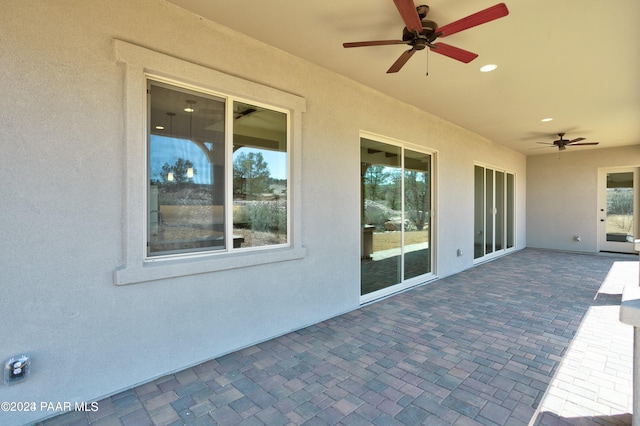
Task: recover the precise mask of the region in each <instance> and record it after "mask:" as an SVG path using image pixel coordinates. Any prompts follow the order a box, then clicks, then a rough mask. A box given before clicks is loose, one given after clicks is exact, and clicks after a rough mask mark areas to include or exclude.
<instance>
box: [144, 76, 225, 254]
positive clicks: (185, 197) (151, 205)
mask: <svg viewBox="0 0 640 426" xmlns="http://www.w3.org/2000/svg"><path fill="white" fill-rule="evenodd" d="M148 88H149V123H148V127H149V141H148V143H149V147H148V154H149V157H148V165H149V167H148V176H149V187H148V197H147V203H148V204H147V206H148V215H147V221H148V226H147V255H148V256H157V255H166V254H175V253H185V252H194V251H202V250H215V249H224V248H225V226H224V159H225V154H224V152H225V144H224V117H225V101H224V100H223V99H219V98H215V97H208V96H204V95H202V94H199V93H198V94H196V93H193V92H190V91H187V90H181V89H177V88H173V87H171V88H170V87H168V86H165V85H162V84H160V83H156V82H149V87H148Z"/></svg>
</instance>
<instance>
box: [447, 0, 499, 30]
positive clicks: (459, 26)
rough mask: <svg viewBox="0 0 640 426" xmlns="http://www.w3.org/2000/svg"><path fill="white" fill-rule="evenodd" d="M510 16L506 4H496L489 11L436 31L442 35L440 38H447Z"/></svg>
mask: <svg viewBox="0 0 640 426" xmlns="http://www.w3.org/2000/svg"><path fill="white" fill-rule="evenodd" d="M508 14H509V9H507V5H505V4H504V3H499V4H496V5H495V6H491V7H489V8H487V9H484V10H481V11H480V12H476V13H474V14H472V15H469V16H467V17H466V18H462V19H459V20H457V21H454V22H452V23H450V24H447V25H445V26H443V27H440V28H438V29H437V30H436V34H438V33H442V34H440V35H439V36H438V37H446V36H450V35H451V34H455V33H458V32H460V31H463V30H467V29H469V28H473V27H475V26H477V25H481V24H484V23H487V22H490V21H493V20H494V19H498V18H502V17H505V16H507V15H508Z"/></svg>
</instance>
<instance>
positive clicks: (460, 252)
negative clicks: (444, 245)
mask: <svg viewBox="0 0 640 426" xmlns="http://www.w3.org/2000/svg"><path fill="white" fill-rule="evenodd" d="M456 254H457V255H458V257H460V256H462V250H460V249H458V252H457V253H456Z"/></svg>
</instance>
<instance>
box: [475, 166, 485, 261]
mask: <svg viewBox="0 0 640 426" xmlns="http://www.w3.org/2000/svg"><path fill="white" fill-rule="evenodd" d="M474 173H475V179H474V185H475V190H474V194H475V197H474V220H473V221H474V233H473V258H474V259H478V258H479V257H482V256H484V224H485V223H484V222H485V221H484V213H485V206H484V202H485V199H484V186H485V185H484V167H480V166H475V170H474Z"/></svg>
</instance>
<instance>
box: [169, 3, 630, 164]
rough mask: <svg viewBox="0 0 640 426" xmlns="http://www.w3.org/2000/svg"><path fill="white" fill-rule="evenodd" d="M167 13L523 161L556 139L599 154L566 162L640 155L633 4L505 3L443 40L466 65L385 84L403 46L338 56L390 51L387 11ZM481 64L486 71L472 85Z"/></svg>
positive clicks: (450, 6)
mask: <svg viewBox="0 0 640 426" xmlns="http://www.w3.org/2000/svg"><path fill="white" fill-rule="evenodd" d="M168 1H169V2H171V3H174V4H176V5H178V6H180V7H183V8H185V9H188V10H190V11H192V12H194V13H196V14H198V15H200V16H202V17H204V18H207V19H210V20H212V21H215V22H218V23H220V24H222V25H225V26H227V27H229V28H232V29H234V30H237V31H239V32H241V33H244V34H246V35H248V36H251V37H253V38H256V39H258V40H260V41H262V42H264V43H267V44H270V45H273V46H275V47H277V48H279V49H282V50H284V51H287V52H290V53H291V54H293V55H296V56H298V57H301V58H303V59H306V60H308V61H310V62H313V63H316V64H318V65H320V66H322V67H325V68H328V69H330V70H333V71H336V72H338V73H340V74H343V75H345V76H347V77H349V78H351V79H353V80H356V81H358V82H360V83H362V84H365V85H367V86H370V87H372V88H375V89H377V90H379V91H381V92H384V93H386V94H389V95H390V96H393V97H395V98H398V99H400V100H402V101H404V102H407V103H409V104H412V105H415V106H416V107H418V108H421V109H423V110H425V111H428V112H431V113H433V114H435V115H437V116H439V117H442V118H444V119H446V120H448V121H451V122H453V123H455V124H457V125H459V126H461V127H464V128H466V129H468V130H471V131H473V132H475V133H477V134H479V135H482V136H484V137H486V138H487V139H490V140H492V141H494V142H497V143H500V144H503V145H506V146H508V147H510V148H512V149H514V150H517V151H520V152H522V153H523V154H526V155H534V154H547V153H553V152H557V149H556V148H555V147H546V146H544V145H540V144H537V142H552V141H554V140H555V139H558V137H557V136H556V137H554V135H555V134H557V133H559V132H566V133H567V135H566V138H568V139H574V138H577V137H584V138H586V140H585V142H586V141H597V142H600V144H599V145H597V146H581V147H572V148H569V149H570V150H572V151H576V150H589V149H601V148H610V147H616V146H625V145H639V144H640V120H639V119H638V117H640V78H638V76H640V54H638V52H640V26H639V25H638V24H637V22H636V21H637V18H638V17H639V16H640V2H638V1H636V0H619V1H616V2H596V1H595V0H587V1H584V0H565V1H562V2H557V1H553V0H539V1H535V2H533V1H522V0H518V1H507V6H508V8H509V11H510V13H509V15H508V16H507V17H505V18H502V19H499V20H496V21H494V22H490V23H487V24H485V25H482V26H480V27H476V28H472V29H469V30H467V31H463V32H460V33H457V34H454V35H452V36H451V37H448V38H446V39H445V40H446V42H447V43H448V44H451V45H454V46H457V47H460V48H463V49H465V50H469V51H472V52H475V53H478V54H479V57H478V58H477V59H475V60H474V61H473V62H471V63H469V64H463V63H461V62H458V61H455V60H452V59H450V58H447V57H445V56H443V55H438V54H434V53H430V54H429V55H428V69H429V75H428V76H425V70H426V67H427V60H426V57H427V54H426V52H427V50H425V51H422V52H417V54H416V55H414V57H413V58H412V59H411V60H410V61H409V62H408V63H407V64H406V65H405V66H404V68H402V70H401V71H400V72H399V73H397V74H387V73H386V70H387V69H388V68H389V67H390V66H391V64H392V63H393V62H394V61H395V60H396V59H397V58H398V56H399V55H400V54H401V53H402V52H403V51H404V50H406V49H407V48H406V46H404V45H399V46H398V45H395V46H377V47H365V48H355V49H344V48H343V47H342V43H343V42H350V41H363V40H380V39H399V38H400V37H401V31H402V28H403V26H404V24H403V22H402V19H401V18H400V16H399V14H398V12H397V10H396V8H395V6H394V4H393V2H392V1H391V0H375V1H371V0H352V1H348V2H344V1H335V0H331V1H318V2H302V1H297V2H296V1H286V0H272V1H269V2H267V3H265V2H261V1H258V0H238V1H234V2H233V4H232V5H231V4H230V3H229V2H228V1H223V0H168ZM495 3H497V2H496V1H495V0H494V1H491V0H479V1H474V2H462V1H455V0H454V1H451V0H448V1H445V0H431V1H429V2H428V5H429V6H430V9H431V10H430V12H429V16H428V18H429V19H431V20H434V21H436V22H437V23H439V24H440V25H444V24H447V23H450V22H453V21H455V20H457V19H459V18H462V17H464V16H467V15H470V14H472V13H474V12H477V11H479V10H481V9H484V8H487V7H489V6H492V5H493V4H495ZM416 4H423V2H418V3H416ZM489 63H493V64H496V65H498V68H497V70H495V71H493V72H490V73H481V72H480V71H479V68H480V67H481V66H482V65H485V64H489ZM543 118H553V120H552V121H549V122H542V121H541V120H542V119H543Z"/></svg>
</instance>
